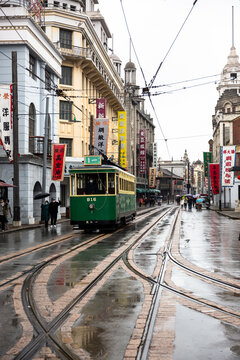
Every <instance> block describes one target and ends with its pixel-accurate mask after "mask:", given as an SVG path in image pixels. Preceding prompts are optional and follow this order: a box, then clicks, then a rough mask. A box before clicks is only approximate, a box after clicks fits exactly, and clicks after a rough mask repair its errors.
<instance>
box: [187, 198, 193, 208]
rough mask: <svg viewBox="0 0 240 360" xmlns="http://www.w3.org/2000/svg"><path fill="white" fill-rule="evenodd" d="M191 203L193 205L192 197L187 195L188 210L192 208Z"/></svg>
mask: <svg viewBox="0 0 240 360" xmlns="http://www.w3.org/2000/svg"><path fill="white" fill-rule="evenodd" d="M192 205H193V198H192V197H189V198H188V210H190V211H191V210H192Z"/></svg>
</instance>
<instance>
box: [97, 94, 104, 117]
mask: <svg viewBox="0 0 240 360" xmlns="http://www.w3.org/2000/svg"><path fill="white" fill-rule="evenodd" d="M96 118H97V119H105V118H106V99H104V98H103V99H97V100H96Z"/></svg>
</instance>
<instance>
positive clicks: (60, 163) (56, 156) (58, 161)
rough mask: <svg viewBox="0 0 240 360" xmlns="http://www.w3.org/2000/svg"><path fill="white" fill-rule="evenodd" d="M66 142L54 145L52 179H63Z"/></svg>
mask: <svg viewBox="0 0 240 360" xmlns="http://www.w3.org/2000/svg"><path fill="white" fill-rule="evenodd" d="M66 146H67V145H66V144H53V145H52V180H55V181H62V180H63V177H64V168H65V154H66Z"/></svg>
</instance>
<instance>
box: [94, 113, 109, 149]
mask: <svg viewBox="0 0 240 360" xmlns="http://www.w3.org/2000/svg"><path fill="white" fill-rule="evenodd" d="M107 141H108V119H95V123H94V154H95V155H99V153H100V154H101V152H102V153H104V154H107ZM98 150H99V152H98Z"/></svg>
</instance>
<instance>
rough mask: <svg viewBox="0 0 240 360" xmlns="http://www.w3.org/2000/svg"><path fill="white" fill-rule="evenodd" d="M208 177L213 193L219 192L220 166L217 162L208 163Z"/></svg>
mask: <svg viewBox="0 0 240 360" xmlns="http://www.w3.org/2000/svg"><path fill="white" fill-rule="evenodd" d="M209 171H210V178H211V185H212V191H213V194H214V195H216V194H219V179H220V166H219V164H209Z"/></svg>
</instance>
